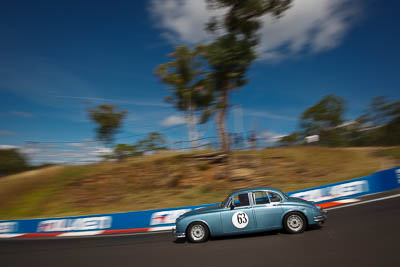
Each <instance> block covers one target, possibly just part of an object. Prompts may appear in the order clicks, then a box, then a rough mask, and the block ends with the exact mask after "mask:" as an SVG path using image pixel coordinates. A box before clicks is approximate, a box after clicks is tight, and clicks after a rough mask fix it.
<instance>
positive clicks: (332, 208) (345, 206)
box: [325, 194, 400, 210]
mask: <svg viewBox="0 0 400 267" xmlns="http://www.w3.org/2000/svg"><path fill="white" fill-rule="evenodd" d="M395 197H400V194H396V195H392V196H387V197H381V198H376V199H370V200H365V201H362V202H357V203H353V204H349V205H343V206H338V207H331V208H326V209H325V210H335V209H341V208H347V207H351V206H358V205H362V204H366V203H371V202H375V201H381V200H385V199H390V198H395Z"/></svg>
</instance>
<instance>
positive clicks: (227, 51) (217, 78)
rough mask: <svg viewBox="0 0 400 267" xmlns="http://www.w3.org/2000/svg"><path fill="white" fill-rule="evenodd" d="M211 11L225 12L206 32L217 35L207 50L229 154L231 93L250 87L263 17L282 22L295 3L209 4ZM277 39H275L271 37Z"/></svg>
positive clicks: (218, 0)
mask: <svg viewBox="0 0 400 267" xmlns="http://www.w3.org/2000/svg"><path fill="white" fill-rule="evenodd" d="M207 4H208V8H209V9H224V10H226V12H225V14H224V15H223V16H222V17H213V18H211V20H210V21H209V22H208V23H207V25H206V29H207V30H208V31H209V32H211V33H213V34H215V37H216V38H215V40H214V41H213V42H212V43H210V44H208V45H207V46H205V47H204V48H203V50H202V51H203V56H204V58H206V59H207V60H208V65H209V74H208V79H207V80H208V81H209V82H210V85H211V87H212V90H213V92H214V95H215V97H216V102H215V108H216V109H217V110H218V116H217V128H218V132H219V135H220V139H221V144H222V149H223V150H224V151H228V150H229V143H228V140H227V139H228V138H227V134H226V126H225V120H226V115H227V111H228V107H229V95H230V93H231V92H232V91H233V90H234V89H237V88H239V87H242V86H243V85H245V84H246V82H247V79H246V72H247V71H248V69H249V67H250V65H251V63H252V62H253V61H254V60H255V59H256V57H257V55H256V51H255V48H256V46H257V44H258V43H259V35H258V30H259V29H260V26H261V22H260V17H261V16H264V15H267V14H268V15H271V16H272V17H275V18H279V17H280V16H281V15H282V14H283V12H284V11H286V10H287V9H288V8H289V7H290V5H291V0H246V1H243V0H207ZM271 38H273V36H271Z"/></svg>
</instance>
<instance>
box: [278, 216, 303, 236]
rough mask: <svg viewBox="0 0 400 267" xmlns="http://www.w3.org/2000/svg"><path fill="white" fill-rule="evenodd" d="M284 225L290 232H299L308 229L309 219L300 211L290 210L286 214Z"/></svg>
mask: <svg viewBox="0 0 400 267" xmlns="http://www.w3.org/2000/svg"><path fill="white" fill-rule="evenodd" d="M283 225H284V227H285V230H286V231H287V232H288V233H290V234H299V233H302V232H304V230H305V229H306V227H307V221H306V218H305V217H304V215H303V214H301V213H299V212H290V213H289V214H287V215H286V216H285V218H284V220H283Z"/></svg>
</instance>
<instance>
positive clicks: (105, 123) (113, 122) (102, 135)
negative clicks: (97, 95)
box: [89, 105, 127, 145]
mask: <svg viewBox="0 0 400 267" xmlns="http://www.w3.org/2000/svg"><path fill="white" fill-rule="evenodd" d="M126 114H127V112H126V111H123V110H117V108H116V107H115V106H114V105H99V106H97V107H94V108H92V109H90V110H89V118H90V119H91V120H92V121H94V122H95V123H96V124H97V125H98V127H97V128H96V133H97V139H98V140H99V141H101V142H104V143H105V144H108V145H109V144H111V143H113V140H114V135H115V134H116V133H117V132H118V129H119V128H120V127H121V124H122V120H123V119H124V117H125V115H126Z"/></svg>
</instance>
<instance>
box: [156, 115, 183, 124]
mask: <svg viewBox="0 0 400 267" xmlns="http://www.w3.org/2000/svg"><path fill="white" fill-rule="evenodd" d="M184 123H186V121H185V118H183V117H182V116H177V115H171V116H168V117H166V118H165V119H164V120H162V121H161V122H160V124H161V125H162V126H167V127H168V126H175V125H180V124H184Z"/></svg>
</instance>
